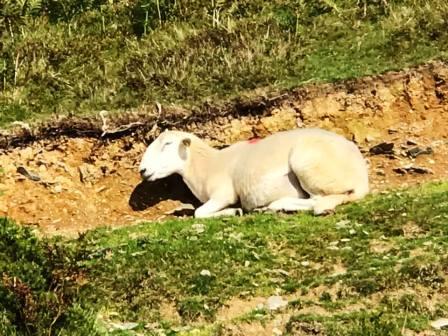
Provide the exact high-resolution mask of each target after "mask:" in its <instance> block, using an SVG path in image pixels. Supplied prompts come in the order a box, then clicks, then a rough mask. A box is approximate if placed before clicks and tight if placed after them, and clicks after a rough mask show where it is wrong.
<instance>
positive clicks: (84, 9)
mask: <svg viewBox="0 0 448 336" xmlns="http://www.w3.org/2000/svg"><path fill="white" fill-rule="evenodd" d="M447 22H448V4H447V3H446V2H445V1H439V0H390V1H380V0H372V1H370V0H333V1H329V0H319V1H308V0H278V1H260V0H244V1H241V0H238V1H236V0H232V1H221V0H215V1H214V0H212V1H205V0H200V1H170V0H160V1H152V0H151V1H150V0H135V1H122V0H118V1H106V0H95V1H94V0H76V1H73V0H61V1H50V0H32V1H12V0H7V1H5V4H4V5H0V127H1V126H6V125H9V124H10V123H11V122H12V121H15V120H31V119H42V118H46V117H48V116H49V115H52V114H54V113H72V114H75V115H80V114H86V113H96V112H97V111H99V110H101V109H106V110H109V111H123V110H125V109H130V108H137V107H141V106H144V105H147V104H153V103H154V102H155V101H159V102H161V103H163V104H178V105H181V106H183V107H186V108H198V107H199V108H200V107H201V106H203V104H204V103H213V104H215V103H218V102H222V101H226V100H228V99H231V98H234V97H240V96H244V95H250V94H251V91H252V90H254V89H262V90H263V91H264V92H265V93H268V94H269V93H272V92H275V91H277V90H281V89H287V88H291V87H295V86H299V85H302V84H304V83H309V82H327V81H335V80H341V79H347V78H356V77H359V76H364V75H371V74H378V73H382V72H384V71H386V70H391V69H394V70H399V69H402V68H404V67H407V66H412V65H415V64H420V63H423V62H426V61H429V60H432V59H447V55H448V54H447V52H448V26H447Z"/></svg>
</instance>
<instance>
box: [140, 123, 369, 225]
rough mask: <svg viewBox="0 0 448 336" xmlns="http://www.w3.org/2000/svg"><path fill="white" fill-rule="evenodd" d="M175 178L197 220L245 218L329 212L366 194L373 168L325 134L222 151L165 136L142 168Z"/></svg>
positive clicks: (152, 175) (146, 173) (274, 138)
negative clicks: (194, 201)
mask: <svg viewBox="0 0 448 336" xmlns="http://www.w3.org/2000/svg"><path fill="white" fill-rule="evenodd" d="M174 173H178V174H180V175H181V176H182V177H183V180H184V181H185V183H186V184H187V186H188V187H189V188H190V190H191V191H192V193H193V194H194V195H195V196H196V197H197V198H198V200H199V201H201V202H202V203H204V204H203V205H201V206H200V207H199V208H197V209H196V210H195V213H194V214H195V217H212V216H220V215H236V214H237V213H241V212H242V210H241V209H238V208H229V206H231V205H234V204H236V203H237V202H238V201H240V203H241V206H242V208H243V209H244V210H246V211H251V210H257V209H262V210H271V211H299V210H314V213H315V214H316V215H318V214H324V213H328V212H331V211H333V210H334V208H335V207H336V206H337V205H339V204H342V203H346V202H350V201H355V200H358V199H361V198H363V197H364V196H365V195H366V194H367V193H368V192H369V181H368V168H367V164H366V162H365V160H364V158H363V156H362V154H361V152H360V151H359V149H358V147H357V146H356V145H355V144H354V143H353V142H350V141H348V140H347V139H345V138H344V137H342V136H340V135H337V134H335V133H332V132H329V131H325V130H322V129H315V128H309V129H295V130H290V131H284V132H278V133H275V134H272V135H270V136H267V137H266V138H263V139H257V140H256V141H253V140H249V141H240V142H237V143H235V144H233V145H231V146H229V147H226V148H224V149H221V150H218V149H215V148H213V147H210V146H209V145H207V144H206V143H205V142H204V141H202V140H201V139H199V138H198V137H196V136H195V135H193V134H190V133H186V132H180V131H165V132H163V133H162V134H160V136H159V137H158V138H157V139H156V140H154V142H152V143H151V144H150V146H149V147H148V148H147V149H146V152H145V153H144V155H143V159H142V162H141V164H140V174H141V176H142V178H143V179H145V180H148V181H154V180H157V179H161V178H164V177H167V176H169V175H171V174H174Z"/></svg>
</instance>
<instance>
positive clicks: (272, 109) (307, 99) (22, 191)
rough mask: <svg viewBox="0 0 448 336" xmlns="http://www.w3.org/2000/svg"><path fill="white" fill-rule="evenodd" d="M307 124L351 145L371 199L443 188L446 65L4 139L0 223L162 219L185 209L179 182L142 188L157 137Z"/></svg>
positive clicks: (72, 228) (447, 135)
mask: <svg viewBox="0 0 448 336" xmlns="http://www.w3.org/2000/svg"><path fill="white" fill-rule="evenodd" d="M309 126H319V127H324V128H327V129H332V130H334V131H336V132H338V133H340V134H343V135H345V136H347V137H349V138H351V139H353V140H355V141H356V142H357V143H358V144H359V146H360V147H361V148H362V150H363V151H364V152H365V154H366V157H367V158H368V160H369V162H370V175H371V181H372V189H373V190H374V191H378V190H384V189H386V188H392V187H398V186H404V185H409V184H415V183H420V182H423V181H428V180H440V179H447V177H448V168H447V167H448V131H447V128H448V65H446V64H444V63H440V62H435V63H431V64H427V65H424V66H420V67H418V68H415V69H410V70H406V71H403V72H399V73H387V74H384V75H383V76H377V77H368V78H362V79H359V80H353V81H346V82H341V83H336V84H325V85H311V86H308V87H303V88H299V89H296V90H291V91H288V92H283V93H278V94H276V95H273V96H269V97H267V96H264V95H262V94H261V93H254V95H253V97H245V98H240V99H238V100H235V101H233V102H230V103H228V104H223V105H221V106H212V105H207V106H204V107H203V108H202V109H199V110H193V111H186V110H183V109H177V108H164V107H160V106H158V107H156V108H154V109H153V108H148V109H144V108H143V109H142V110H140V111H135V112H133V113H127V114H122V115H115V116H111V117H109V116H107V115H105V114H103V115H102V117H100V116H97V117H95V118H83V119H79V118H77V119H75V118H70V117H68V118H59V119H55V120H52V121H50V122H47V123H45V124H40V125H34V126H32V128H31V129H27V128H26V127H25V128H23V127H22V126H19V127H16V129H12V130H8V131H2V132H1V134H0V148H1V149H0V151H1V152H0V166H1V169H0V195H1V196H0V216H8V217H11V218H14V219H16V220H17V221H19V222H21V223H23V224H26V225H36V226H37V227H38V228H39V229H40V230H41V231H42V232H43V233H44V234H50V235H52V234H64V235H74V234H76V233H78V232H82V231H84V230H87V229H91V228H94V227H98V226H103V225H108V226H120V225H129V224H131V223H135V222H136V221H141V220H160V219H163V218H166V217H167V216H169V215H170V212H171V211H172V210H173V209H174V208H176V206H177V205H178V202H177V201H178V200H181V201H183V202H191V201H192V196H191V194H190V193H189V192H188V190H187V189H186V187H185V186H184V185H183V183H182V181H181V180H180V179H179V178H178V177H173V178H170V179H166V180H164V181H160V182H157V183H154V184H148V183H140V180H139V176H138V172H137V166H138V163H139V161H140V158H141V155H142V153H143V151H144V149H145V147H146V144H147V143H148V142H150V141H151V139H153V138H154V137H155V136H157V135H158V134H159V133H160V131H162V130H163V129H164V128H178V129H182V130H188V131H192V132H195V133H196V134H198V135H199V136H201V137H204V138H206V139H207V140H208V141H209V142H210V143H211V144H212V145H227V144H230V143H233V142H235V141H237V140H242V139H248V138H251V137H254V136H259V137H260V136H261V137H262V136H266V135H267V134H270V133H272V132H275V131H279V130H286V129H291V128H295V127H309ZM383 142H386V143H390V144H393V145H394V147H393V148H392V150H387V149H388V148H387V145H384V146H383V147H381V148H380V149H383V152H384V149H386V153H383V154H379V155H373V154H372V153H370V152H369V150H370V149H371V148H372V147H373V146H375V145H377V144H380V143H383ZM390 146H392V145H389V147H390ZM414 156H416V157H415V158H414ZM170 199H171V200H170Z"/></svg>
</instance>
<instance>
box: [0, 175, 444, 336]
mask: <svg viewBox="0 0 448 336" xmlns="http://www.w3.org/2000/svg"><path fill="white" fill-rule="evenodd" d="M447 224H448V184H446V183H439V184H428V185H425V186H422V187H417V188H413V189H409V190H397V191H392V192H390V193H387V194H382V195H376V196H373V195H372V196H369V197H368V198H367V199H366V200H364V201H362V202H359V203H356V204H350V205H346V206H343V207H340V208H339V210H338V213H337V214H336V215H333V216H328V217H315V216H313V215H311V214H307V213H303V214H297V215H268V214H264V215H261V214H257V215H249V216H245V217H242V218H221V219H212V220H194V219H185V220H176V221H167V222H163V223H145V224H139V225H135V226H130V227H127V228H120V229H110V228H100V229H97V230H94V231H89V232H87V233H86V234H83V235H82V236H81V237H80V238H79V239H75V240H66V239H62V238H53V239H51V240H45V239H44V240H41V239H37V238H36V237H35V235H34V234H33V233H32V232H31V231H30V230H28V229H26V228H23V227H19V226H17V225H15V224H14V223H12V222H11V221H8V220H6V219H3V220H2V221H1V224H0V274H1V275H2V281H1V282H0V320H2V321H3V323H0V334H2V335H3V334H5V335H16V334H17V335H22V334H23V335H31V334H37V335H44V334H58V335H59V334H60V335H96V334H97V335H102V334H105V333H106V330H107V329H108V328H112V329H113V323H124V322H133V323H136V325H135V329H134V330H131V331H119V330H115V331H114V332H113V333H112V334H114V335H115V334H116V335H128V334H129V335H133V334H134V332H139V333H143V334H147V335H156V334H157V333H156V331H155V330H163V331H164V332H165V334H166V335H189V334H192V335H193V334H194V335H198V334H200V335H227V334H228V333H227V334H226V332H227V331H226V330H227V329H226V324H225V323H223V322H217V321H216V314H217V312H218V311H219V309H220V308H222V307H223V305H224V304H225V303H227V302H229V300H230V299H232V298H235V297H240V298H242V299H243V300H244V299H246V300H249V298H250V297H254V296H256V297H260V296H261V297H268V296H270V295H273V294H274V293H280V294H281V295H283V296H285V297H290V303H289V306H288V308H287V310H288V312H289V313H290V314H291V319H290V321H289V322H288V324H287V332H289V333H290V334H291V335H294V333H297V332H298V331H297V330H301V331H302V332H303V331H304V330H314V329H316V328H317V329H319V330H320V331H321V332H324V333H325V334H326V335H401V331H402V330H403V328H406V329H410V330H414V331H423V330H429V329H430V326H429V321H431V320H433V319H436V318H439V317H444V316H446V314H447V313H448V310H447V308H448V307H447V306H446V289H447V283H446V275H447V272H448V257H447V253H448V240H447V238H446V237H447V235H448V225H447ZM409 227H412V228H414V231H413V232H414V233H412V234H411V233H410V231H409V230H410V229H409ZM417 229H418V230H417ZM378 246H382V247H383V248H378ZM375 247H377V248H375ZM335 265H337V267H336V268H335ZM341 269H342V271H341ZM319 288H320V289H321V290H320V292H319V293H320V294H319V295H313V292H314V291H316V290H317V289H319ZM167 303H168V304H169V305H171V306H172V307H173V308H172V310H173V312H174V313H175V314H177V315H178V318H179V321H178V319H173V318H172V316H167V315H166V314H165V313H164V312H163V309H162V310H161V306H162V305H166V304H167ZM353 305H358V306H357V308H350V307H353ZM359 305H361V306H359ZM313 307H319V308H320V309H321V310H322V309H324V310H325V311H326V312H327V313H326V314H324V315H322V314H319V311H317V312H316V313H310V312H304V311H303V310H302V309H304V308H313ZM274 317H275V313H270V312H268V311H266V310H264V309H256V310H254V311H252V312H250V313H248V314H242V315H241V316H240V317H237V318H235V319H234V320H233V321H228V322H226V323H230V324H235V325H240V324H242V323H266V322H268V321H269V320H271V319H272V318H274ZM145 326H146V327H145ZM132 327H134V326H132ZM2 328H3V329H2ZM115 328H118V327H115ZM310 328H311V329H310ZM313 328H314V329H313ZM196 329H197V331H194V330H196ZM151 330H152V331H151Z"/></svg>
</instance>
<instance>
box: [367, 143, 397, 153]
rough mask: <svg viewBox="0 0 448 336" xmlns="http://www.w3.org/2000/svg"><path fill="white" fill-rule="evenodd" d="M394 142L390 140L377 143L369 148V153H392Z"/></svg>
mask: <svg viewBox="0 0 448 336" xmlns="http://www.w3.org/2000/svg"><path fill="white" fill-rule="evenodd" d="M393 149H394V144H393V143H391V142H382V143H380V144H378V145H375V146H373V147H372V148H370V150H369V152H370V154H371V155H380V154H393V153H394V151H393Z"/></svg>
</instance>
